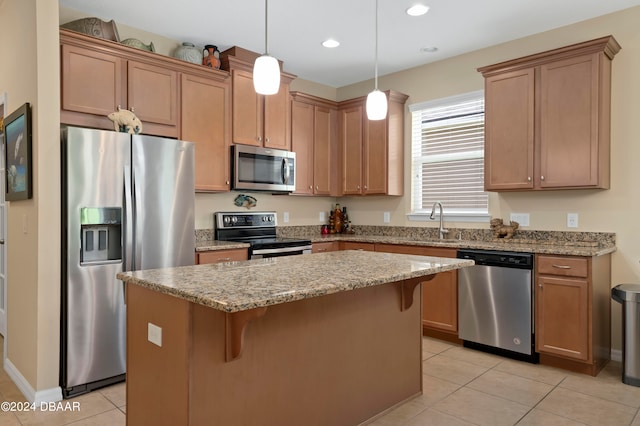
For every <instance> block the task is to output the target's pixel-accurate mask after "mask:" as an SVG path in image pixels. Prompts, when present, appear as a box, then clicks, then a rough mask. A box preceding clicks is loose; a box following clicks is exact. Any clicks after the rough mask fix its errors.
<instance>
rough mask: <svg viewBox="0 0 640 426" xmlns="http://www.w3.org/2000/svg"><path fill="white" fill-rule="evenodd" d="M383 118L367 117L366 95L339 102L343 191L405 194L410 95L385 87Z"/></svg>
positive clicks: (359, 193) (370, 193)
mask: <svg viewBox="0 0 640 426" xmlns="http://www.w3.org/2000/svg"><path fill="white" fill-rule="evenodd" d="M385 93H386V94H387V99H388V107H389V112H388V114H387V118H386V119H384V120H376V121H370V120H368V119H367V117H366V112H365V103H366V98H364V97H362V98H357V99H352V100H348V101H343V102H340V104H339V106H338V111H339V129H340V132H339V135H340V146H341V149H340V154H341V161H342V166H341V172H342V176H341V182H342V185H341V187H340V190H341V194H342V195H356V194H357V195H374V194H380V195H402V194H403V191H404V104H405V102H406V100H407V98H408V96H407V95H404V94H402V93H398V92H394V91H392V90H389V91H386V92H385Z"/></svg>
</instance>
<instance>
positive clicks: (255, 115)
mask: <svg viewBox="0 0 640 426" xmlns="http://www.w3.org/2000/svg"><path fill="white" fill-rule="evenodd" d="M231 79H232V93H233V95H232V105H233V107H232V114H231V115H232V123H233V124H232V129H233V130H232V133H233V143H240V144H244V145H255V146H262V127H263V124H262V120H263V112H262V111H263V102H262V96H260V95H258V94H257V93H256V91H255V89H254V88H253V74H252V73H251V72H249V71H245V70H237V69H234V70H231Z"/></svg>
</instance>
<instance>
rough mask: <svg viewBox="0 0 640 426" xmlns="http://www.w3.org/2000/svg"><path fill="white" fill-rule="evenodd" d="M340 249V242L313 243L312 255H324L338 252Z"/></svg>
mask: <svg viewBox="0 0 640 426" xmlns="http://www.w3.org/2000/svg"><path fill="white" fill-rule="evenodd" d="M339 249H340V245H339V244H338V241H325V242H321V243H313V244H312V245H311V253H324V252H328V251H337V250H339Z"/></svg>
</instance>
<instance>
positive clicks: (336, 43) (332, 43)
mask: <svg viewBox="0 0 640 426" xmlns="http://www.w3.org/2000/svg"><path fill="white" fill-rule="evenodd" d="M322 45H323V46H324V47H328V48H334V47H338V46H340V42H339V41H336V40H334V39H332V38H330V39H327V40H325V41H323V42H322Z"/></svg>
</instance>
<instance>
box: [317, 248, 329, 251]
mask: <svg viewBox="0 0 640 426" xmlns="http://www.w3.org/2000/svg"><path fill="white" fill-rule="evenodd" d="M318 251H327V249H326V248H320V249H318Z"/></svg>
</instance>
